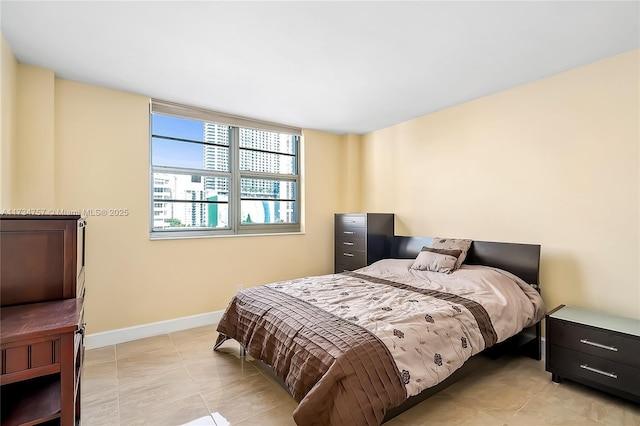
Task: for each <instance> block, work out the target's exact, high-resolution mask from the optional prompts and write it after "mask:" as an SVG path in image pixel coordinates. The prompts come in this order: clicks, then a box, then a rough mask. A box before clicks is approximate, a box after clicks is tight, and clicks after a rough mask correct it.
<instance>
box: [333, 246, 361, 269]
mask: <svg viewBox="0 0 640 426" xmlns="http://www.w3.org/2000/svg"><path fill="white" fill-rule="evenodd" d="M338 263H339V264H344V265H360V266H357V267H358V268H361V267H362V266H365V265H366V264H367V256H366V254H365V252H364V251H358V250H351V249H347V248H340V249H339V248H338V247H336V264H338Z"/></svg>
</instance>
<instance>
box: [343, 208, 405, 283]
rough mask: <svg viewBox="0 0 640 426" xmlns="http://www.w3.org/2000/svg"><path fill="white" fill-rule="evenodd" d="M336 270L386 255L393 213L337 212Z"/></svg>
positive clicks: (392, 232) (366, 263)
mask: <svg viewBox="0 0 640 426" xmlns="http://www.w3.org/2000/svg"><path fill="white" fill-rule="evenodd" d="M334 228H335V239H334V243H335V244H334V253H335V264H334V267H335V272H336V273H338V272H342V271H353V270H354V269H358V268H362V267H363V266H367V265H370V264H371V263H373V262H376V261H378V260H380V259H384V258H385V257H388V256H389V248H390V240H391V237H393V234H394V217H393V214H392V213H357V214H336V215H335V221H334Z"/></svg>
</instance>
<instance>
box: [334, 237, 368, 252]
mask: <svg viewBox="0 0 640 426" xmlns="http://www.w3.org/2000/svg"><path fill="white" fill-rule="evenodd" d="M365 248H366V246H365V243H364V240H363V239H357V238H352V237H349V236H344V237H339V238H338V237H336V247H335V250H336V253H340V251H341V250H348V251H354V250H356V251H364V250H365Z"/></svg>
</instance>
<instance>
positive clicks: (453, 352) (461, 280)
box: [218, 259, 545, 426]
mask: <svg viewBox="0 0 640 426" xmlns="http://www.w3.org/2000/svg"><path fill="white" fill-rule="evenodd" d="M412 262H413V261H412V260H399V259H387V260H382V261H379V262H376V263H375V264H373V265H371V266H368V267H366V268H362V269H360V270H357V271H355V272H345V273H342V274H331V275H323V276H317V277H306V278H301V279H295V280H290V281H285V282H279V283H274V284H269V285H265V286H261V287H255V288H251V289H248V290H245V291H243V292H241V293H239V294H238V295H237V296H236V297H234V299H233V300H232V301H231V303H230V304H229V306H228V308H227V310H226V311H225V313H224V315H223V317H222V319H221V321H220V323H219V325H218V331H219V332H220V333H221V334H223V335H224V336H226V337H230V338H234V339H236V340H237V341H238V342H240V343H241V344H242V345H243V346H244V347H245V348H246V350H247V352H248V353H249V354H250V355H251V356H252V357H254V358H256V359H260V360H262V361H264V362H265V363H267V364H268V365H270V366H271V367H272V368H273V369H274V371H275V373H276V374H277V375H278V376H279V377H280V378H282V379H283V380H284V382H285V384H286V385H287V387H288V388H289V391H290V392H291V394H292V396H293V398H294V399H296V401H299V405H298V408H297V409H296V410H295V412H294V420H295V421H296V423H297V424H298V425H301V426H302V425H376V424H380V423H381V422H382V419H383V418H384V415H385V413H386V411H387V410H388V409H390V408H393V407H395V406H397V405H399V404H400V403H402V402H403V401H404V400H405V399H406V398H407V397H409V396H412V395H416V394H418V393H419V392H421V391H422V390H424V389H426V388H428V387H431V386H434V385H436V384H438V383H440V382H441V381H442V380H444V379H445V378H447V377H448V376H449V375H451V374H452V373H453V372H454V371H455V370H457V369H458V368H459V367H460V366H462V364H463V363H464V362H465V361H466V360H467V359H468V358H470V357H471V356H472V355H475V354H477V353H478V352H480V351H482V350H483V349H485V348H486V347H489V346H491V345H493V344H495V343H496V342H500V341H502V340H505V339H506V338H508V337H510V336H512V335H514V334H516V333H518V332H519V331H520V330H521V329H522V328H524V327H527V326H529V325H532V324H535V323H536V322H537V321H539V320H540V319H541V318H542V317H543V316H544V312H545V307H544V304H543V302H542V299H541V298H540V296H539V294H538V293H537V292H536V291H535V290H534V289H533V288H531V287H530V286H529V285H527V284H526V283H524V282H522V281H521V280H520V279H519V278H517V277H515V276H513V275H511V274H509V273H507V272H504V271H500V270H497V269H494V268H488V267H481V266H463V267H462V268H460V269H458V270H456V271H454V272H453V273H451V274H442V273H437V272H428V271H416V270H413V269H410V268H409V266H410V265H411V263H412ZM222 338H224V337H222Z"/></svg>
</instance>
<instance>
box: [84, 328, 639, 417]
mask: <svg viewBox="0 0 640 426" xmlns="http://www.w3.org/2000/svg"><path fill="white" fill-rule="evenodd" d="M216 336H217V334H216V332H215V327H214V326H207V327H200V328H194V329H191V330H186V331H181V332H177V333H171V334H166V335H162V336H157V337H151V338H148V339H142V340H137V341H133V342H127V343H122V344H119V345H115V346H109V347H104V348H99V349H93V350H89V351H87V352H86V358H85V364H84V370H83V373H82V374H83V380H82V421H83V425H84V426H101V425H122V426H129V425H143V424H146V425H153V426H163V425H168V426H176V425H181V424H184V423H187V422H190V421H193V420H195V419H198V418H201V417H205V416H207V415H209V413H210V412H218V413H220V414H221V415H222V416H224V417H225V418H226V419H227V420H228V421H229V422H230V423H231V425H233V426H248V425H256V426H269V425H277V426H285V425H294V423H293V420H292V417H291V414H292V412H293V410H294V409H295V407H296V403H295V402H294V400H293V399H292V398H291V397H290V396H289V395H288V394H287V393H286V392H285V391H284V390H283V389H282V388H281V387H280V386H279V385H278V384H276V383H275V382H274V381H273V379H272V378H270V377H268V375H265V374H264V373H263V372H262V371H261V370H260V369H258V368H256V366H255V364H254V362H252V361H241V360H240V358H239V346H238V345H237V344H235V343H234V342H233V341H231V342H226V343H225V344H224V345H223V346H222V348H221V350H220V351H219V352H213V351H212V346H213V343H214V342H215V339H216ZM483 364H484V362H483ZM386 424H387V425H389V426H406V425H412V426H414V425H415V426H418V425H474V426H483V425H495V426H502V425H508V426H520V425H522V426H537V425H580V426H583V425H612V426H619V425H620V426H622V425H629V426H631V425H635V426H640V406H638V405H637V404H633V403H631V402H628V401H625V400H622V399H618V398H615V397H611V396H608V395H606V394H604V393H600V392H598V391H595V390H591V389H589V388H586V387H583V386H580V385H578V384H575V383H572V382H569V381H565V382H563V383H562V384H561V385H557V384H553V383H552V382H551V375H550V374H549V373H546V372H545V371H544V362H542V361H541V362H537V361H534V360H531V359H528V358H520V357H518V358H511V357H504V358H500V359H498V360H496V361H492V360H489V359H487V360H486V368H483V369H482V371H476V372H472V373H470V374H469V375H468V376H466V377H465V378H463V379H461V380H460V381H459V382H457V383H455V384H454V385H452V386H450V387H449V388H447V389H446V390H445V391H443V392H441V393H439V394H437V395H435V396H433V397H431V398H430V399H428V400H427V401H425V402H423V403H421V404H419V405H417V406H416V407H414V408H412V409H411V410H409V411H407V412H405V413H403V414H401V415H400V416H398V417H396V418H395V419H392V420H391V421H390V422H388V423H386Z"/></svg>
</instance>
